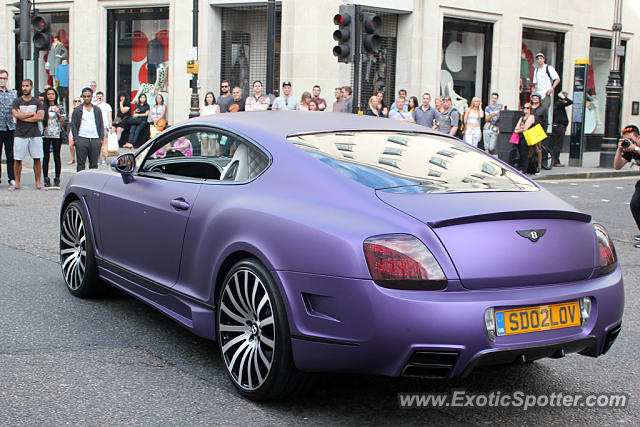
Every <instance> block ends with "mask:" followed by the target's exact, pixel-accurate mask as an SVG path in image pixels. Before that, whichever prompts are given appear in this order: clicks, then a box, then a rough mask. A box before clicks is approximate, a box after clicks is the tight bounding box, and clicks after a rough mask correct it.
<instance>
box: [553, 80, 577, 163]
mask: <svg viewBox="0 0 640 427" xmlns="http://www.w3.org/2000/svg"><path fill="white" fill-rule="evenodd" d="M571 104H573V101H572V100H571V99H569V97H568V96H567V92H560V93H559V94H558V98H557V99H556V101H555V102H554V103H553V126H552V131H551V154H552V156H553V163H554V166H555V167H558V168H561V167H564V165H563V164H562V163H560V152H561V151H562V145H563V143H564V133H565V131H566V130H567V126H569V118H568V117H567V110H566V108H567V107H568V106H569V105H571Z"/></svg>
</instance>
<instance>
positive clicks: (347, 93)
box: [342, 86, 353, 113]
mask: <svg viewBox="0 0 640 427" xmlns="http://www.w3.org/2000/svg"><path fill="white" fill-rule="evenodd" d="M352 95H353V89H351V86H342V99H344V104H343V105H342V112H343V113H353V96H352Z"/></svg>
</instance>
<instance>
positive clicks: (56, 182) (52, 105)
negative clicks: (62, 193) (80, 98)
mask: <svg viewBox="0 0 640 427" xmlns="http://www.w3.org/2000/svg"><path fill="white" fill-rule="evenodd" d="M44 108H45V112H44V120H43V121H42V127H43V129H44V131H43V134H42V136H43V138H42V141H43V143H44V147H43V148H44V150H43V151H44V152H43V155H44V156H43V160H42V175H43V177H44V186H45V187H51V180H50V179H49V157H50V153H51V151H53V164H54V167H55V169H54V171H55V176H54V178H53V186H54V187H57V188H59V187H60V173H61V171H62V162H61V160H60V147H61V146H62V139H63V137H64V136H66V135H65V134H64V129H65V119H66V115H65V111H64V107H63V106H62V104H60V103H59V100H58V92H57V91H56V90H55V89H54V88H52V87H50V88H48V89H47V90H46V92H45V105H44ZM51 149H53V150H51Z"/></svg>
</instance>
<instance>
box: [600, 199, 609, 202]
mask: <svg viewBox="0 0 640 427" xmlns="http://www.w3.org/2000/svg"><path fill="white" fill-rule="evenodd" d="M600 201H601V202H605V203H606V202H608V200H607V199H600Z"/></svg>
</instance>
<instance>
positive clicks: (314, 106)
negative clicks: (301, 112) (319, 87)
mask: <svg viewBox="0 0 640 427" xmlns="http://www.w3.org/2000/svg"><path fill="white" fill-rule="evenodd" d="M309 111H320V110H319V109H318V103H317V102H316V100H315V99H313V98H311V99H310V100H309Z"/></svg>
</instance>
